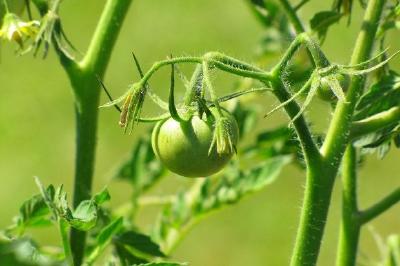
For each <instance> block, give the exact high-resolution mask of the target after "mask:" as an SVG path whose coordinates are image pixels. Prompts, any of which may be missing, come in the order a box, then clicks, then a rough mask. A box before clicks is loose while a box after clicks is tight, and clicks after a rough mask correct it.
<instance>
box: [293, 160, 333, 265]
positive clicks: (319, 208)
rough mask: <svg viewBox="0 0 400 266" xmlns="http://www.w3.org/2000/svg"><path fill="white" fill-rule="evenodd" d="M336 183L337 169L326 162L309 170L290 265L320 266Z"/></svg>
mask: <svg viewBox="0 0 400 266" xmlns="http://www.w3.org/2000/svg"><path fill="white" fill-rule="evenodd" d="M324 166H325V167H324ZM334 180H335V172H334V170H333V169H331V168H330V167H329V166H327V165H324V163H320V164H319V168H311V169H308V172H307V182H306V189H305V192H304V193H305V196H304V202H303V207H302V213H301V218H300V224H299V229H298V232H297V238H296V243H295V247H294V252H293V255H292V259H291V264H290V265H292V266H305V265H307V266H308V265H310V266H311V265H316V263H317V259H318V254H319V250H320V246H321V241H322V237H323V234H324V228H325V224H326V219H327V215H328V210H329V204H330V198H331V193H332V188H333V183H334Z"/></svg>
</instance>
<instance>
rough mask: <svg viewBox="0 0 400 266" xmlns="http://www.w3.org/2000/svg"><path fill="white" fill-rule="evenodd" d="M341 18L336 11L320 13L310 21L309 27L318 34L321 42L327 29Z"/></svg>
mask: <svg viewBox="0 0 400 266" xmlns="http://www.w3.org/2000/svg"><path fill="white" fill-rule="evenodd" d="M341 17H342V14H340V13H338V12H336V11H321V12H318V13H316V14H315V15H314V16H313V18H312V19H311V20H310V27H311V29H312V30H313V31H314V32H316V33H318V37H319V39H320V40H323V39H325V35H326V33H327V31H328V28H329V27H330V26H332V24H334V23H336V22H338V21H339V20H340V18H341Z"/></svg>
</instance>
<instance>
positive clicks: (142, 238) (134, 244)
mask: <svg viewBox="0 0 400 266" xmlns="http://www.w3.org/2000/svg"><path fill="white" fill-rule="evenodd" d="M115 241H116V242H118V243H119V244H122V245H126V246H129V247H131V248H133V249H135V250H137V251H140V252H141V253H145V254H148V255H151V256H156V257H165V255H164V253H162V252H161V250H160V247H159V246H158V245H157V244H156V243H155V242H154V241H153V240H151V238H150V237H149V236H147V235H144V234H141V233H138V232H135V231H126V232H123V233H122V234H119V235H118V236H117V237H116V239H115Z"/></svg>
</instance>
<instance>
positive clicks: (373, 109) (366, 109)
mask: <svg viewBox="0 0 400 266" xmlns="http://www.w3.org/2000/svg"><path fill="white" fill-rule="evenodd" d="M398 106H400V76H399V75H398V74H397V73H396V72H394V71H388V72H387V73H385V74H383V76H381V77H379V79H378V80H377V81H376V82H375V83H374V84H372V85H371V86H370V88H369V89H368V90H367V91H366V92H365V93H364V95H363V96H362V97H361V98H360V100H359V102H358V104H357V106H356V113H355V115H354V120H361V119H365V118H368V117H370V116H373V115H376V114H378V113H381V112H383V111H387V110H389V109H390V108H393V107H398ZM392 143H393V144H394V145H395V147H397V148H400V123H399V122H397V123H393V124H392V125H390V126H388V127H385V128H383V129H381V130H379V131H377V132H374V133H371V134H368V135H366V136H363V137H362V138H360V139H358V140H357V141H356V142H355V145H356V146H357V147H362V148H363V149H362V150H363V151H364V152H365V153H371V152H375V151H376V152H377V154H378V158H380V159H382V158H383V157H384V156H385V155H386V154H387V152H388V151H389V149H390V147H391V146H392Z"/></svg>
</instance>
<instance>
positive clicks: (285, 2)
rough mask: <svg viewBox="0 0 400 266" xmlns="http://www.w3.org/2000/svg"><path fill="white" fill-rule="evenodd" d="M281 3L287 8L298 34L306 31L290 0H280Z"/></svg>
mask: <svg viewBox="0 0 400 266" xmlns="http://www.w3.org/2000/svg"><path fill="white" fill-rule="evenodd" d="M279 3H280V4H281V6H282V7H283V9H284V10H285V12H286V14H287V16H288V18H289V20H290V22H291V23H292V25H293V27H294V29H295V31H296V33H297V34H300V33H303V32H305V29H304V26H303V24H302V23H301V20H300V19H299V17H298V16H297V14H296V10H295V9H294V8H293V7H292V6H291V4H290V3H289V1H288V0H279Z"/></svg>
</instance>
